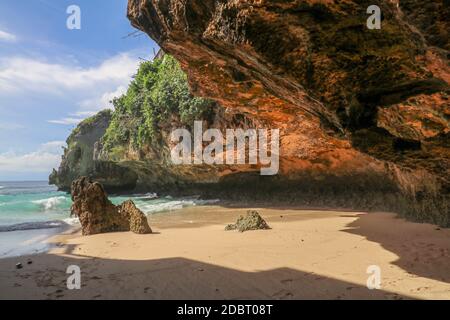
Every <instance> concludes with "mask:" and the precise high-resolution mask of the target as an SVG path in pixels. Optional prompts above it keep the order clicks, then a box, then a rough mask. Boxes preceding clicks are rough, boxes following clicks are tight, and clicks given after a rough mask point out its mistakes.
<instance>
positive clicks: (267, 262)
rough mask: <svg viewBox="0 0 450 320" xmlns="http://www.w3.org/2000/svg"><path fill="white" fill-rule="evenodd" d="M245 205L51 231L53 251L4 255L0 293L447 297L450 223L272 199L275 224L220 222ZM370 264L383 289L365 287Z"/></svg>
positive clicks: (266, 212)
mask: <svg viewBox="0 0 450 320" xmlns="http://www.w3.org/2000/svg"><path fill="white" fill-rule="evenodd" d="M248 209H250V208H244V207H240V208H235V207H231V206H225V205H221V206H219V205H217V206H201V207H200V206H198V207H190V208H185V209H182V210H178V211H173V212H169V213H161V214H155V215H152V216H151V217H149V223H150V225H151V227H152V229H153V231H154V233H153V234H149V235H136V234H132V233H129V232H125V233H110V234H101V235H95V236H87V237H82V236H81V234H80V233H79V230H71V231H70V232H68V233H66V234H63V235H58V236H54V237H52V238H51V239H50V242H51V243H53V244H54V245H55V247H54V248H53V249H51V250H50V251H48V252H47V253H40V254H36V255H33V256H23V257H16V258H5V259H0V299H450V241H449V240H450V230H448V229H440V228H437V227H436V226H433V225H428V224H417V223H412V222H407V221H405V220H403V219H399V218H397V217H396V216H395V215H394V214H391V213H370V214H368V213H364V212H342V211H313V210H300V209H296V208H267V207H266V208H251V209H256V210H258V212H259V213H260V214H261V215H262V216H263V218H264V219H266V221H267V222H268V224H269V225H270V226H271V228H272V229H271V230H260V231H249V232H245V233H239V232H237V231H228V232H226V231H224V227H225V226H226V225H227V224H228V223H233V222H234V221H235V220H236V218H237V217H238V216H239V215H240V214H243V213H245V212H246V211H247V210H248ZM28 261H31V262H32V263H31V264H27V262H28ZM18 262H21V263H22V264H23V268H22V269H16V267H15V265H16V263H18ZM69 265H77V266H79V267H80V268H81V274H82V276H81V284H82V286H81V289H80V290H68V289H67V286H66V281H67V277H68V276H69V275H68V274H66V269H67V267H68V266H69ZM370 265H376V266H379V267H380V270H381V289H379V290H369V289H368V288H367V285H366V283H367V279H368V277H369V276H370V275H369V274H367V273H366V271H367V268H368V267H369V266H370Z"/></svg>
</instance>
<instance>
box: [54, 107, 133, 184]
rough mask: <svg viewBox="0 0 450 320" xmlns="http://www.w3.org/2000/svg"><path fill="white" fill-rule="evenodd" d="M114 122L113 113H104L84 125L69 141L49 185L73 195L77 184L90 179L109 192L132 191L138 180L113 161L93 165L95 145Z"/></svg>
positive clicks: (106, 111) (81, 124) (94, 162)
mask: <svg viewBox="0 0 450 320" xmlns="http://www.w3.org/2000/svg"><path fill="white" fill-rule="evenodd" d="M110 121H111V111H110V110H105V111H101V112H99V113H98V114H97V115H95V116H93V117H91V118H88V119H86V120H84V121H82V122H81V123H80V124H79V125H78V126H77V128H75V130H73V132H72V134H71V135H70V136H69V138H67V148H66V149H65V150H64V155H63V156H62V161H61V164H60V167H59V168H58V170H55V169H54V170H53V172H52V174H51V175H50V178H49V182H50V184H54V185H56V186H58V188H59V189H60V190H63V191H70V187H71V184H72V182H73V181H74V180H76V179H78V178H80V177H82V176H89V177H91V178H92V179H94V180H96V181H98V182H101V183H102V184H103V185H104V187H105V189H106V190H108V191H110V192H115V191H121V190H127V189H128V190H132V189H134V188H135V186H136V180H137V176H136V174H135V173H134V172H132V171H130V170H127V169H126V168H123V167H120V166H117V165H116V164H114V163H113V162H111V161H94V153H95V145H96V143H98V141H99V140H100V139H101V138H102V137H103V135H104V134H105V132H106V129H107V128H108V126H109V124H110Z"/></svg>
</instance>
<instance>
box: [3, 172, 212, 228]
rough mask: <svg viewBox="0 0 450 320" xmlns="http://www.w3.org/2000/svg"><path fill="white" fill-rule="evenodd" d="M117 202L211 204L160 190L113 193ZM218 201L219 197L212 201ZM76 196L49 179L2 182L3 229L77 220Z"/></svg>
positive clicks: (158, 207) (157, 207) (147, 207)
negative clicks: (73, 214)
mask: <svg viewBox="0 0 450 320" xmlns="http://www.w3.org/2000/svg"><path fill="white" fill-rule="evenodd" d="M110 199H111V201H112V202H113V203H114V204H119V203H122V202H123V201H125V200H128V199H132V200H133V201H134V202H135V203H136V206H137V207H138V208H139V209H141V210H142V211H143V212H144V213H145V214H153V213H158V212H165V211H172V210H176V209H181V208H183V207H187V206H194V205H198V204H200V205H201V204H207V203H211V201H202V200H199V199H198V198H197V197H190V198H178V199H175V198H171V197H162V198H160V197H157V196H156V194H151V193H149V194H144V195H133V196H121V197H110ZM212 202H215V201H212ZM71 205H72V200H71V198H70V195H68V194H67V193H65V192H60V191H57V189H56V187H55V186H50V185H48V183H47V182H46V181H38V182H35V181H33V182H27V181H22V182H0V232H1V231H13V230H30V229H44V228H52V227H58V226H59V225H58V223H55V221H56V222H58V221H61V222H65V223H69V224H74V223H77V221H76V219H69V218H70V206H71Z"/></svg>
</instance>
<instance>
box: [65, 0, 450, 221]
mask: <svg viewBox="0 0 450 320" xmlns="http://www.w3.org/2000/svg"><path fill="white" fill-rule="evenodd" d="M371 4H372V3H370V1H345V2H342V1H329V2H326V3H325V2H323V1H284V2H280V1H251V0H248V1H215V0H202V1H200V0H198V1H197V0H193V1H188V2H186V1H181V0H180V1H178V0H173V1H152V0H129V5H128V17H129V19H130V21H131V23H132V25H133V26H135V27H136V28H138V29H140V30H142V31H144V32H146V33H147V34H148V35H149V36H150V37H152V38H153V39H154V40H155V41H156V42H158V44H159V45H160V46H161V48H162V49H163V50H164V51H165V52H167V53H168V54H170V55H171V56H174V57H175V58H176V60H177V61H178V62H176V61H175V60H174V59H173V58H172V57H171V56H169V55H166V56H165V57H164V58H163V59H158V60H157V61H156V62H154V63H149V64H148V65H146V64H144V65H143V66H141V68H140V70H139V72H138V74H137V76H136V78H135V79H134V81H133V83H132V84H131V85H130V88H129V90H128V92H127V94H126V95H124V96H123V97H121V98H119V99H116V101H115V103H114V106H115V111H114V112H113V115H112V120H111V122H110V124H109V126H108V128H107V129H106V130H105V134H104V135H103V136H102V137H101V138H100V139H98V143H96V144H95V152H94V153H93V154H94V157H93V158H92V159H93V160H92V161H94V162H95V163H96V162H100V163H111V164H114V165H117V166H119V167H120V168H123V169H124V170H127V172H133V174H135V177H136V180H135V187H134V188H133V190H145V191H153V192H165V193H200V194H202V195H204V196H210V197H220V198H232V199H251V200H265V201H268V199H270V201H273V202H275V201H280V202H283V203H286V202H288V203H291V202H292V203H299V204H303V205H307V206H321V207H323V206H330V207H331V206H333V207H336V206H337V207H345V208H352V209H369V210H392V211H395V212H397V213H400V214H402V215H403V216H406V217H409V218H411V219H414V220H418V221H429V222H434V223H438V224H441V225H447V226H448V225H450V211H449V205H448V199H449V191H450V146H449V144H448V142H449V135H450V129H449V116H450V106H449V81H450V68H449V65H448V51H447V50H448V37H446V36H445V32H446V31H445V30H448V19H447V20H446V19H445V17H446V15H447V14H448V10H449V7H448V4H446V2H444V1H434V2H433V6H430V5H426V6H422V7H421V6H419V4H420V3H419V1H412V0H411V1H406V2H402V3H400V4H398V2H396V1H379V4H378V5H379V6H380V8H381V10H382V13H383V21H382V28H381V30H369V29H368V28H367V27H366V20H367V18H368V15H367V14H366V9H367V7H368V6H369V5H371ZM417 6H419V7H420V10H419V11H416V10H415V9H414V8H417ZM437 10H438V11H439V12H441V14H440V15H439V17H436V12H438V11H437ZM424 34H425V35H426V36H425V35H424ZM178 63H179V65H178ZM180 66H181V69H182V70H184V72H185V73H186V74H187V77H186V76H185V75H184V73H183V72H182V71H181V69H180ZM163 75H164V76H163ZM187 83H189V88H188V86H187ZM180 87H182V88H183V89H182V90H181V91H179V90H175V88H180ZM177 92H178V93H179V92H182V93H183V94H181V95H180V94H178V93H177ZM197 97H203V98H204V99H201V98H197ZM194 120H203V121H204V127H205V128H208V127H214V128H219V129H221V130H223V129H224V128H274V129H279V130H280V172H279V174H278V175H276V176H273V177H261V176H260V175H259V167H258V166H252V165H244V166H228V165H223V166H208V165H191V166H174V165H172V164H171V162H170V158H169V157H170V146H171V143H170V141H169V136H170V132H171V130H173V129H174V128H180V127H185V128H188V129H190V128H192V123H193V121H194ZM60 170H61V169H60ZM84 175H86V174H84ZM110 176H111V175H110ZM103 183H104V182H103ZM104 184H105V183H104ZM123 190H125V191H131V190H132V188H123Z"/></svg>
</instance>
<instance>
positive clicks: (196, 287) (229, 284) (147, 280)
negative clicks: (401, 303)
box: [0, 247, 407, 299]
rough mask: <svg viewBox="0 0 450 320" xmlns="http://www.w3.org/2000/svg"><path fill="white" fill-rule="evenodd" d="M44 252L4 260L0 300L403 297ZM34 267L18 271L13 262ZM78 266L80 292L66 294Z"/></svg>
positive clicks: (277, 276)
mask: <svg viewBox="0 0 450 320" xmlns="http://www.w3.org/2000/svg"><path fill="white" fill-rule="evenodd" d="M67 249H68V253H70V254H69V255H68V256H59V255H58V256H57V255H52V254H43V255H38V256H30V257H21V258H15V259H7V261H4V262H6V264H3V266H5V265H6V266H7V269H8V270H2V272H1V273H0V287H1V290H0V299H404V298H407V297H404V296H400V295H398V294H396V293H390V292H386V291H382V290H369V289H367V288H366V287H363V286H360V285H355V284H353V283H349V282H344V281H340V280H336V279H331V278H327V277H323V276H321V275H318V274H315V273H306V272H302V271H298V270H293V269H288V268H279V269H274V270H268V271H259V272H244V271H240V270H234V269H230V268H224V267H220V266H216V265H212V264H207V263H203V262H198V261H194V260H189V259H184V258H170V259H160V260H145V261H130V260H109V259H99V258H92V257H83V256H78V255H76V254H73V252H76V250H77V248H76V247H70V248H69V247H68V248H67ZM18 259H19V260H21V261H27V260H28V259H31V260H32V261H33V263H32V264H30V265H27V264H25V265H24V268H23V269H20V270H16V269H15V267H14V266H15V263H16V262H17V260H18ZM69 265H78V266H79V267H80V268H81V272H82V278H81V283H82V288H81V290H68V289H67V287H66V281H67V277H68V276H69V275H68V274H66V269H67V267H68V266H69Z"/></svg>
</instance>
